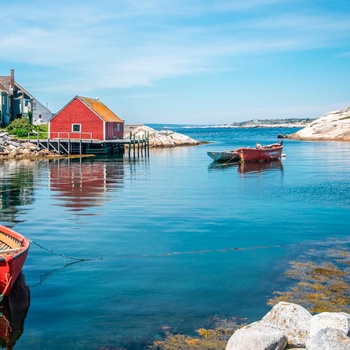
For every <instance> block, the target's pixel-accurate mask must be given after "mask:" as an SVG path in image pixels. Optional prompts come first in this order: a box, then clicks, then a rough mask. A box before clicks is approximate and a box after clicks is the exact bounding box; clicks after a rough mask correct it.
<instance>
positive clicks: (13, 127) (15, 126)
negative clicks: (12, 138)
mask: <svg viewBox="0 0 350 350" xmlns="http://www.w3.org/2000/svg"><path fill="white" fill-rule="evenodd" d="M32 130H33V126H32V125H31V124H30V123H29V121H28V119H25V118H17V119H15V120H14V121H13V122H11V124H10V125H9V126H8V127H7V128H6V131H7V132H8V133H9V134H11V135H16V136H19V137H23V136H27V135H28V133H29V132H31V131H32Z"/></svg>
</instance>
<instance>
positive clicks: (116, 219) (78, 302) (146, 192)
mask: <svg viewBox="0 0 350 350" xmlns="http://www.w3.org/2000/svg"><path fill="white" fill-rule="evenodd" d="M180 132H181V131H180ZM182 132H184V133H185V132H186V133H187V134H188V135H189V136H192V137H194V138H196V139H200V140H206V141H212V142H213V143H209V144H205V145H201V146H197V147H179V148H175V149H154V150H151V151H150V157H149V158H148V157H146V158H139V159H128V158H127V157H124V158H123V159H113V158H111V157H94V158H85V159H72V160H67V159H66V160H50V161H46V160H44V161H11V162H3V163H2V167H1V175H2V176H1V180H0V184H1V222H2V224H5V225H7V226H11V227H14V228H15V229H16V230H18V231H19V232H21V233H23V234H24V235H26V236H27V237H28V238H30V239H31V240H33V241H34V242H35V243H38V244H40V245H42V246H43V247H45V248H49V249H50V250H52V251H54V253H58V254H57V255H55V254H53V253H51V252H49V251H46V250H43V249H41V248H40V247H39V246H37V245H36V244H32V246H31V249H30V253H29V256H28V259H27V262H26V265H25V268H24V274H25V277H26V281H27V284H28V286H29V287H30V293H31V303H30V308H29V311H28V314H27V315H26V319H25V326H24V332H23V334H22V335H21V337H20V339H19V340H18V342H17V345H16V349H28V348H35V349H61V348H62V344H64V348H69V349H99V348H103V347H108V346H109V347H113V346H114V347H117V346H119V345H120V344H122V343H123V342H125V341H133V342H136V343H137V342H138V341H139V340H140V339H142V338H154V337H156V336H157V334H159V332H160V329H161V327H162V326H163V325H168V326H170V327H175V328H176V329H177V330H178V331H181V332H188V333H189V332H193V330H195V329H197V328H200V327H202V326H204V325H205V323H206V322H207V320H208V318H209V317H211V316H213V315H218V316H222V317H231V316H240V317H248V318H249V320H250V321H254V320H256V319H258V318H260V317H261V316H262V315H264V314H265V313H266V312H267V311H268V310H269V307H268V306H267V305H266V302H267V300H268V299H269V298H270V297H271V295H272V292H273V291H274V290H279V289H281V285H280V281H281V276H282V275H283V272H284V270H285V269H286V267H287V266H288V261H289V260H291V259H295V257H297V256H299V255H300V254H302V253H303V252H305V251H307V250H309V249H310V248H311V247H320V248H319V249H323V248H322V247H323V246H322V244H323V245H326V246H327V244H330V243H329V242H330V239H333V240H332V244H334V242H337V240H345V241H347V240H348V239H349V230H348V227H349V221H350V215H349V211H350V197H349V195H348V194H349V193H350V184H349V181H348V179H349V175H350V174H349V173H350V167H349V165H350V164H349V162H350V161H349V160H350V144H348V143H320V142H315V143H311V142H295V141H288V140H286V141H285V143H284V152H285V153H286V158H283V159H282V160H281V161H276V162H273V163H265V164H234V165H231V164H227V165H219V164H216V163H213V162H212V161H211V159H210V158H209V157H208V156H207V151H210V150H220V149H221V150H222V149H233V148H236V147H238V146H242V145H250V146H253V145H254V144H255V143H256V142H259V143H262V144H264V143H272V142H276V135H277V134H278V133H287V132H286V130H270V129H265V130H262V129H259V130H256V129H253V130H236V129H231V130H212V129H186V130H185V131H184V130H182ZM334 240H335V241H334ZM60 254H61V255H60ZM62 255H65V256H71V257H78V258H79V257H80V258H89V259H98V260H91V261H84V262H76V261H73V260H70V259H68V258H65V257H63V256H62ZM99 258H102V260H99ZM139 343H140V342H139ZM140 346H141V345H140Z"/></svg>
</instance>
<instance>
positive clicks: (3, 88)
mask: <svg viewBox="0 0 350 350" xmlns="http://www.w3.org/2000/svg"><path fill="white" fill-rule="evenodd" d="M0 90H1V91H5V92H7V93H8V90H7V89H6V88H5V86H4V85H2V84H1V83H0Z"/></svg>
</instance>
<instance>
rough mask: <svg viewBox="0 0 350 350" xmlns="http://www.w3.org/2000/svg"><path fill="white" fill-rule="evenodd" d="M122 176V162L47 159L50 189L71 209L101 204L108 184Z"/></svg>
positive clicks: (119, 179) (87, 159)
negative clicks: (48, 162)
mask: <svg viewBox="0 0 350 350" xmlns="http://www.w3.org/2000/svg"><path fill="white" fill-rule="evenodd" d="M123 178H124V168H123V163H119V162H104V161H98V160H95V159H92V158H85V159H81V158H80V159H64V160H56V161H52V162H50V189H51V190H52V191H57V193H58V197H59V198H60V199H62V201H64V202H65V203H64V204H62V205H64V206H65V207H68V208H71V209H72V210H82V209H84V208H87V207H91V206H97V205H100V204H101V203H102V202H103V201H104V200H105V198H104V197H105V193H106V192H107V190H108V189H109V187H110V186H111V185H112V184H113V183H115V182H120V181H123Z"/></svg>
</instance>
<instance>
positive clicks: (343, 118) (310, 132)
mask: <svg viewBox="0 0 350 350" xmlns="http://www.w3.org/2000/svg"><path fill="white" fill-rule="evenodd" d="M280 137H281V138H286V139H292V140H305V141H350V107H349V108H345V109H341V110H338V111H334V112H329V113H326V114H324V115H323V116H322V117H321V118H318V119H316V120H315V121H314V122H312V123H311V124H310V125H308V126H306V127H305V128H303V129H301V130H299V131H297V132H296V133H294V134H287V135H280Z"/></svg>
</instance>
